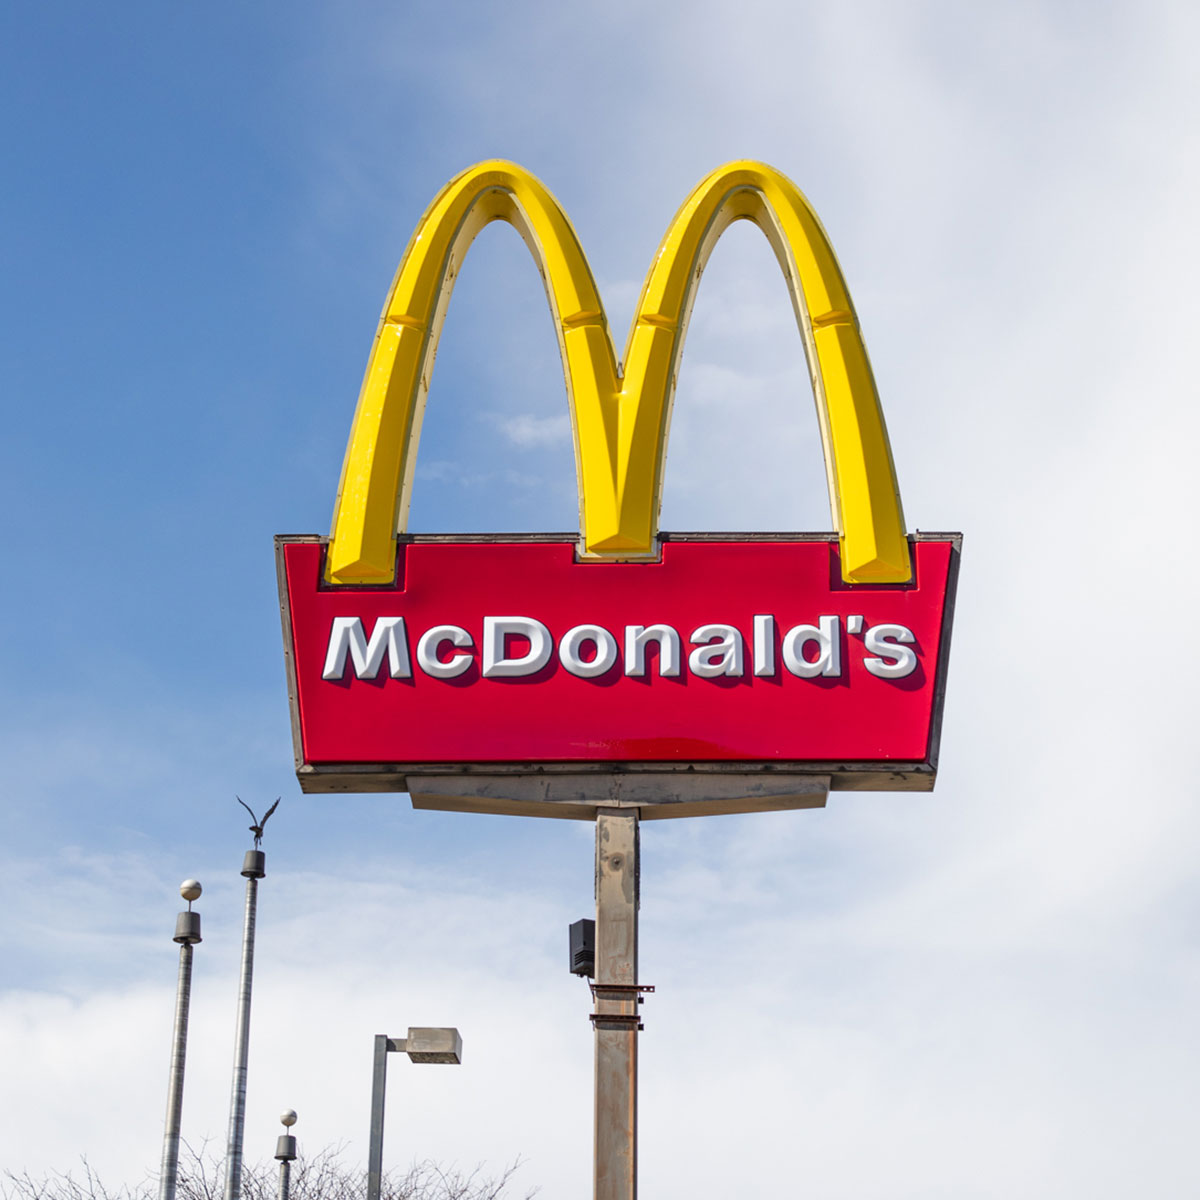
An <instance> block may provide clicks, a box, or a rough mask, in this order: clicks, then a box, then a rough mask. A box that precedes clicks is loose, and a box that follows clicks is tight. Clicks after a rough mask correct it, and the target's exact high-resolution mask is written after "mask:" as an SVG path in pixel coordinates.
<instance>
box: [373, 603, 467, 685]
mask: <svg viewBox="0 0 1200 1200" xmlns="http://www.w3.org/2000/svg"><path fill="white" fill-rule="evenodd" d="M383 619H384V618H382V617H381V618H380V620H383ZM447 642H449V644H450V645H451V646H455V647H457V648H458V649H459V650H460V651H461V653H459V654H451V655H449V656H448V657H447V658H445V659H443V658H441V657H440V654H439V652H440V650H441V648H442V647H443V646H444V645H446V643H447ZM471 650H472V645H471V635H470V634H469V633H468V632H467V631H466V630H465V629H461V628H459V626H457V625H435V626H434V627H433V628H432V629H427V630H426V631H425V632H424V633H423V634H421V640H420V641H419V642H418V643H417V664H418V665H419V666H420V668H421V670H422V671H424V672H425V674H426V675H432V676H433V678H434V679H453V678H454V677H455V676H456V675H461V674H462V673H463V672H464V671H465V670H466V669H467V668H468V667H469V666H470V665H471Z"/></svg>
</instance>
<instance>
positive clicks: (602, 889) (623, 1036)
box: [592, 807, 641, 1200]
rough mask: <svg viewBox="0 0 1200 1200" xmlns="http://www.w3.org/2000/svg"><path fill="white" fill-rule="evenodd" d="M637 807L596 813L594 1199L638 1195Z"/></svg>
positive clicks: (619, 1199) (620, 1199)
mask: <svg viewBox="0 0 1200 1200" xmlns="http://www.w3.org/2000/svg"><path fill="white" fill-rule="evenodd" d="M638 841H639V838H638V810H637V809H636V808H615V807H612V808H607V807H601V808H597V809H596V967H595V970H596V981H595V983H594V984H593V985H592V994H593V995H594V997H595V1000H596V1008H595V1012H594V1013H593V1014H592V1024H593V1025H594V1026H595V1029H596V1134H595V1187H594V1191H593V1196H594V1198H595V1200H636V1197H637V1037H638V1029H639V1028H640V1024H639V1018H638V1004H639V993H640V990H641V989H639V988H638V982H637V977H638V975H637V972H638V883H639V845H638Z"/></svg>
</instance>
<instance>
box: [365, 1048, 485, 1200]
mask: <svg viewBox="0 0 1200 1200" xmlns="http://www.w3.org/2000/svg"><path fill="white" fill-rule="evenodd" d="M395 1053H400V1054H407V1055H408V1057H409V1059H410V1060H411V1061H412V1062H415V1063H453V1064H455V1065H457V1064H458V1063H461V1062H462V1037H461V1035H460V1034H459V1032H458V1030H457V1029H448V1028H445V1027H438V1028H419V1029H414V1028H412V1027H411V1026H410V1028H409V1030H408V1037H406V1038H392V1037H388V1035H387V1034H386V1033H377V1034H376V1035H375V1061H374V1073H373V1075H372V1078H371V1140H370V1153H369V1156H368V1159H367V1200H379V1193H380V1190H381V1189H382V1186H383V1097H384V1091H385V1090H386V1087H387V1056H388V1055H389V1054H395Z"/></svg>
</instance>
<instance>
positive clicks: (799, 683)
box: [278, 535, 958, 791]
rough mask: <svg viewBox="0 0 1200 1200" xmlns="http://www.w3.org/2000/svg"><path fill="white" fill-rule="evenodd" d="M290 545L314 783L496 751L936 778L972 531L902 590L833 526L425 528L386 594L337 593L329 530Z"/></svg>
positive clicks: (290, 640) (926, 552)
mask: <svg viewBox="0 0 1200 1200" xmlns="http://www.w3.org/2000/svg"><path fill="white" fill-rule="evenodd" d="M278 549H279V556H280V586H281V598H282V600H283V603H284V637H285V645H286V650H287V653H288V659H289V672H290V676H291V680H290V682H291V685H292V705H293V724H294V731H295V735H296V742H297V747H296V748H297V768H298V771H299V774H300V777H301V782H302V784H303V786H304V787H305V789H306V790H310V791H321V790H334V789H336V790H345V789H346V788H348V787H349V788H354V789H355V790H361V789H362V785H363V784H364V783H365V782H366V781H365V780H364V778H363V775H364V773H366V774H368V775H370V774H371V773H374V774H375V775H376V777H377V778H376V781H375V782H374V783H373V784H372V785H371V788H372V790H375V789H377V788H378V787H380V786H387V782H386V781H387V780H393V781H394V782H393V786H396V787H403V786H404V783H403V776H404V774H405V772H406V771H413V770H416V769H417V768H421V767H424V768H429V767H447V766H462V767H464V768H466V767H471V766H478V765H482V764H495V765H501V766H503V765H519V764H527V765H531V766H532V765H538V764H540V765H545V766H546V767H553V766H555V765H557V766H559V767H561V766H562V765H564V764H566V765H572V764H578V765H580V766H582V765H585V764H586V765H590V766H595V765H596V764H602V765H607V766H609V767H611V768H612V769H614V770H629V769H633V770H636V769H651V768H652V767H653V766H655V765H658V766H659V767H660V768H661V767H662V766H663V765H670V764H681V763H692V764H697V765H698V766H701V767H703V765H704V764H726V765H732V764H742V765H744V766H745V767H747V768H769V767H780V768H787V769H788V770H791V771H801V772H803V771H810V772H814V773H815V772H818V771H823V772H825V773H832V774H833V776H834V779H833V786H834V787H835V788H837V787H858V788H861V787H900V788H905V787H908V788H913V787H916V788H928V787H931V786H932V783H933V776H934V772H935V769H936V760H937V741H938V730H939V725H940V714H941V698H942V691H943V687H944V682H945V672H946V663H947V656H948V651H949V630H950V616H951V610H952V608H953V593H954V583H955V579H956V576H957V558H958V538H957V535H918V536H917V537H916V538H914V539H913V540H912V550H913V555H914V578H913V580H912V582H911V583H907V584H899V585H892V584H880V585H864V584H846V583H844V582H843V581H842V578H841V570H840V563H839V559H838V543H837V541H836V540H825V539H814V538H790V537H788V536H787V535H759V536H757V537H755V538H753V539H743V538H741V537H736V536H735V535H730V537H729V538H727V539H722V538H720V537H717V536H710V537H706V538H694V539H689V538H682V537H681V538H676V539H671V540H664V542H663V544H662V554H661V558H660V560H659V561H657V562H653V563H604V562H600V563H597V562H578V561H576V555H575V539H573V538H570V539H568V538H565V537H564V538H562V539H558V540H553V539H544V538H543V539H532V538H526V537H520V536H513V537H510V538H503V537H499V536H490V537H475V538H471V537H457V538H437V537H425V538H421V537H414V538H408V539H401V543H400V546H399V552H398V561H397V570H396V578H395V581H394V583H393V584H392V585H391V586H388V587H348V586H344V585H342V586H333V587H331V586H328V585H326V584H325V583H324V582H323V563H324V554H325V545H324V543H323V541H322V540H319V539H312V538H309V539H294V538H293V539H289V538H281V539H279V547H278ZM351 768H353V775H352V776H351V775H349V774H348V771H349V770H350V769H351ZM355 781H357V784H356V782H355Z"/></svg>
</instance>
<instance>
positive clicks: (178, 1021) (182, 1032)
mask: <svg viewBox="0 0 1200 1200" xmlns="http://www.w3.org/2000/svg"><path fill="white" fill-rule="evenodd" d="M202 891H203V889H202V888H201V887H200V884H199V883H198V882H197V881H196V880H195V879H185V880H184V881H183V882H182V883H181V884H180V885H179V894H180V895H181V896H182V897H183V898H184V899H185V900H186V901H187V902H188V906H187V912H181V913H180V914H179V916H178V917H177V918H176V920H175V935H174V937H173V939H172V940H173V941H176V942H178V943H179V982H178V984H177V985H176V988H175V1030H174V1034H173V1035H172V1038H171V1069H170V1074H169V1077H168V1080H167V1119H166V1129H165V1131H164V1133H163V1153H162V1170H161V1171H160V1172H159V1180H158V1195H159V1200H175V1188H176V1186H177V1184H178V1180H179V1128H180V1122H181V1120H182V1118H183V1072H184V1067H185V1066H186V1064H187V1031H188V1013H189V1010H190V1008H191V1003H192V951H193V949H194V947H195V946H196V944H197V943H198V942H199V941H200V940H201V938H200V914H199V913H197V912H192V901H193V900H199V899H200V895H201V892H202Z"/></svg>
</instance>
